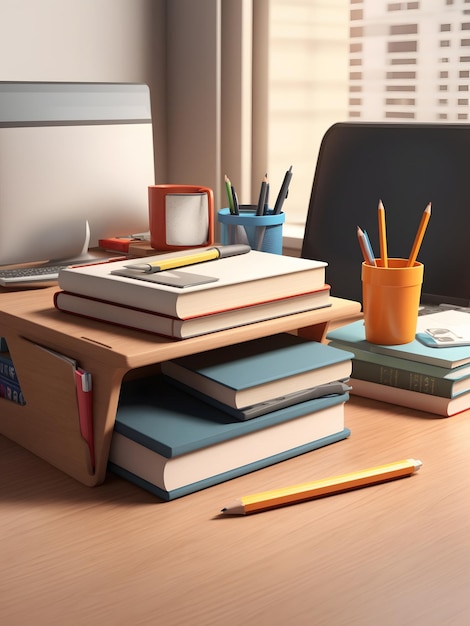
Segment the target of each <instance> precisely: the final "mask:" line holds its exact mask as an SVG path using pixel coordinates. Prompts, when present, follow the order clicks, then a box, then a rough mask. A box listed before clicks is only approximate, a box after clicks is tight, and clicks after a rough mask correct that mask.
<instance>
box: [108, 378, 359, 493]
mask: <svg viewBox="0 0 470 626" xmlns="http://www.w3.org/2000/svg"><path fill="white" fill-rule="evenodd" d="M348 397H349V396H348V394H347V393H346V394H342V395H335V396H329V397H324V398H317V399H315V400H309V401H307V402H303V403H299V404H297V405H292V406H290V407H286V408H284V409H281V410H279V411H273V412H271V413H268V414H266V415H262V416H260V417H257V418H255V419H252V420H248V421H239V420H236V419H234V418H232V417H230V415H228V414H227V413H225V412H224V411H221V410H219V409H217V408H216V407H213V406H210V405H208V404H206V403H205V402H203V401H202V400H198V399H197V398H194V397H193V396H192V395H189V394H186V393H184V392H183V391H181V390H180V389H177V388H176V387H175V386H173V385H171V384H168V383H166V382H165V381H164V380H163V377H151V378H143V379H137V380H132V381H127V382H126V383H124V384H123V386H122V389H121V395H120V399H119V406H118V410H117V415H116V422H115V426H114V432H113V437H112V442H111V449H110V454H109V469H110V470H112V471H113V472H115V473H117V474H118V475H120V476H123V477H124V478H126V479H128V480H130V481H132V482H134V483H136V484H138V485H139V486H141V487H144V488H145V489H147V490H149V491H151V492H152V493H154V494H155V495H157V496H159V497H160V498H162V499H164V500H172V499H174V498H177V497H180V496H183V495H186V494H188V493H192V492H194V491H198V490H200V489H204V488H206V487H209V486H211V485H215V484H217V483H220V482H223V481H226V480H229V479H231V478H235V477H236V476H241V475H242V474H246V473H248V472H252V471H254V470H257V469H260V468H262V467H266V466H268V465H272V464H274V463H277V462H279V461H282V460H285V459H288V458H292V457H294V456H298V455H300V454H303V453H305V452H308V451H311V450H315V449H316V448H319V447H322V446H325V445H327V444H330V443H333V442H336V441H340V440H342V439H345V438H346V437H348V436H349V434H350V431H349V429H347V428H346V427H345V424H344V404H345V402H346V401H347V399H348Z"/></svg>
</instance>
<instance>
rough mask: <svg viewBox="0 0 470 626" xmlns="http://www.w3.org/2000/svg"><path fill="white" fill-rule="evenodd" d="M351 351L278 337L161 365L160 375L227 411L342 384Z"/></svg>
mask: <svg viewBox="0 0 470 626" xmlns="http://www.w3.org/2000/svg"><path fill="white" fill-rule="evenodd" d="M353 356H354V355H353V354H352V353H348V352H345V351H344V350H338V349H337V348H332V347H330V346H328V345H326V344H322V343H318V342H315V341H309V340H307V339H303V338H301V337H298V336H296V335H291V334H289V333H280V334H278V335H273V336H270V337H262V338H260V339H254V340H252V341H245V342H242V343H239V344H237V345H234V346H225V347H222V348H217V349H215V350H209V351H207V352H202V353H200V354H193V355H189V356H185V357H181V358H179V359H173V360H171V361H165V362H164V363H162V365H161V367H162V372H163V374H165V375H166V376H168V377H170V378H173V379H175V380H177V381H179V382H181V383H183V384H185V385H187V386H188V387H192V388H194V389H196V390H197V391H198V392H199V393H203V394H205V395H207V396H211V397H212V398H214V399H215V400H217V401H219V402H222V403H223V404H226V405H229V406H231V407H233V408H236V409H240V408H242V407H247V406H251V405H253V404H258V403H260V402H266V401H269V400H272V399H273V398H277V397H279V396H284V395H287V394H290V393H295V392H299V391H303V390H305V389H308V388H311V387H315V386H317V385H322V384H326V383H331V382H332V381H336V380H347V379H348V378H349V376H350V374H351V369H352V364H351V360H352V358H353Z"/></svg>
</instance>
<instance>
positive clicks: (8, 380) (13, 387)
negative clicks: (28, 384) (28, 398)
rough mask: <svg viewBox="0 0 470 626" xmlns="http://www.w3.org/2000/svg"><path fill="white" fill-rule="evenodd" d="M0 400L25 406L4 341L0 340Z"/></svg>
mask: <svg viewBox="0 0 470 626" xmlns="http://www.w3.org/2000/svg"><path fill="white" fill-rule="evenodd" d="M0 398H5V399H6V400H11V401H12V402H15V403H16V404H21V405H24V404H26V402H25V399H24V396H23V393H22V391H21V387H20V381H19V380H18V375H17V373H16V369H15V366H14V364H13V360H12V358H11V356H10V353H9V352H8V346H7V344H6V341H5V340H4V339H3V337H2V338H0Z"/></svg>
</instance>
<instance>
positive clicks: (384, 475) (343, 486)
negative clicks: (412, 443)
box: [221, 459, 422, 515]
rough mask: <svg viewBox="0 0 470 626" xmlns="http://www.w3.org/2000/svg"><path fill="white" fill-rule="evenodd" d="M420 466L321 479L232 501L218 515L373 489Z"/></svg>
mask: <svg viewBox="0 0 470 626" xmlns="http://www.w3.org/2000/svg"><path fill="white" fill-rule="evenodd" d="M421 465H422V463H421V461H418V460H416V459H405V460H403V461H397V462H395V463H387V464H386V465H379V466H378V467H371V468H369V469H366V470H362V471H359V472H352V473H350V474H343V475H341V476H333V477H332V478H323V479H321V480H315V481H313V482H310V483H303V484H300V485H294V486H292V487H286V488H284V489H272V490H270V491H264V492H262V493H256V494H253V495H251V496H244V497H242V498H240V499H238V500H235V501H234V502H232V503H231V504H229V505H227V506H226V507H224V508H223V509H222V511H221V512H222V513H224V514H225V515H248V514H250V513H259V512H261V511H266V510H268V509H274V508H278V507H281V506H286V505H288V504H297V503H298V502H305V501H306V500H313V499H314V498H320V497H322V496H329V495H333V494H336V493H342V492H343V491H349V490H351V489H358V488H360V487H369V486H370V485H376V484H378V483H383V482H386V481H389V480H394V479H396V478H405V477H406V476H411V475H412V474H414V473H415V472H417V471H418V470H419V468H420V467H421Z"/></svg>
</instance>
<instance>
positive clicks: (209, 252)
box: [126, 244, 251, 274]
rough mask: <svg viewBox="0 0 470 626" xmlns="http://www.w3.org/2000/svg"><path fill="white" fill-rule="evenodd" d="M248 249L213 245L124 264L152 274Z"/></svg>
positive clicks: (247, 246)
mask: <svg viewBox="0 0 470 626" xmlns="http://www.w3.org/2000/svg"><path fill="white" fill-rule="evenodd" d="M250 250H251V248H250V246H249V245H246V244H234V245H230V246H214V247H212V248H206V249H205V250H198V251H196V252H189V253H188V254H182V255H180V256H174V257H172V258H166V259H158V260H157V261H150V262H149V263H133V264H132V265H126V268H128V269H131V270H135V271H136V272H144V273H145V274H152V273H154V272H164V271H165V270H173V269H176V268H178V267H185V266H186V265H195V264H196V263H203V262H204V261H214V260H215V259H223V258H225V257H229V256H236V255H238V254H246V253H247V252H250Z"/></svg>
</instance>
